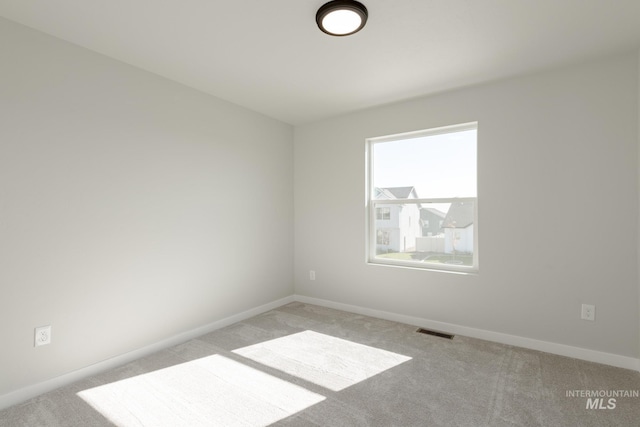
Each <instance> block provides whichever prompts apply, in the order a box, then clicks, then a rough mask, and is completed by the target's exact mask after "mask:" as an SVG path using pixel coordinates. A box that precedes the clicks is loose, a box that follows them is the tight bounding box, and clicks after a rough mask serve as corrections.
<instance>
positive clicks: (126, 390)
mask: <svg viewBox="0 0 640 427" xmlns="http://www.w3.org/2000/svg"><path fill="white" fill-rule="evenodd" d="M78 396H80V397H81V398H82V399H84V400H85V401H86V402H87V403H89V404H90V405H91V406H92V407H93V408H94V409H96V410H98V411H99V412H100V413H102V415H104V416H105V417H106V418H107V419H109V421H111V422H112V423H114V424H115V425H116V426H119V427H131V426H159V427H162V426H167V427H175V426H190V427H197V426H212V425H219V426H267V425H269V424H272V423H274V422H276V421H279V420H282V419H284V418H286V417H288V416H291V415H293V414H295V413H297V412H299V411H302V410H303V409H305V408H308V407H310V406H312V405H315V404H316V403H318V402H321V401H323V400H324V399H325V397H324V396H321V395H319V394H316V393H312V392H310V391H308V390H306V389H304V388H302V387H299V386H296V385H294V384H291V383H288V382H286V381H283V380H281V379H279V378H276V377H273V376H271V375H268V374H266V373H264V372H261V371H258V370H256V369H253V368H251V367H248V366H246V365H243V364H242V363H238V362H236V361H234V360H231V359H228V358H226V357H223V356H220V355H214V356H209V357H205V358H202V359H197V360H194V361H191V362H188V363H183V364H180V365H175V366H172V367H169V368H165V369H161V370H158V371H154V372H150V373H148V374H143V375H139V376H136V377H132V378H127V379H125V380H121V381H117V382H113V383H110V384H106V385H103V386H99V387H95V388H92V389H87V390H84V391H81V392H79V393H78Z"/></svg>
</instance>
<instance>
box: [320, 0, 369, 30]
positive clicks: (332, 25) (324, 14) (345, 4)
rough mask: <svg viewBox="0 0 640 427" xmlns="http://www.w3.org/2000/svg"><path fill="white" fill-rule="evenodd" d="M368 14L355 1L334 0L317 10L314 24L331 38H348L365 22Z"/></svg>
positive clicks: (362, 6) (361, 5)
mask: <svg viewBox="0 0 640 427" xmlns="http://www.w3.org/2000/svg"><path fill="white" fill-rule="evenodd" d="M367 17H368V12H367V8H366V7H364V5H363V4H362V3H360V2H357V1H347V0H334V1H330V2H329V3H326V4H325V5H323V6H322V7H321V8H320V9H318V13H316V23H317V24H318V27H319V28H320V29H321V30H322V31H323V32H325V33H327V34H329V35H332V36H348V35H351V34H354V33H357V32H358V31H360V30H361V29H362V27H364V24H366V22H367Z"/></svg>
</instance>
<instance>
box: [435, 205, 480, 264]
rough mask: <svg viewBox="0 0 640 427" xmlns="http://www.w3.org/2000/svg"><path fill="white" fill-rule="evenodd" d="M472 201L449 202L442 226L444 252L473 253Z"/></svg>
mask: <svg viewBox="0 0 640 427" xmlns="http://www.w3.org/2000/svg"><path fill="white" fill-rule="evenodd" d="M473 217H474V206H473V202H469V201H467V202H454V203H451V206H450V207H449V211H448V212H447V216H446V217H445V219H444V222H443V224H442V227H443V229H444V239H445V240H444V251H445V253H448V254H450V253H453V252H454V251H455V252H456V253H473Z"/></svg>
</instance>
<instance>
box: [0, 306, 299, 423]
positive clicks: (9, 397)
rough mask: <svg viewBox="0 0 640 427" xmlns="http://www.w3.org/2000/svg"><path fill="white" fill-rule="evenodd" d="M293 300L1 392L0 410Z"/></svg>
mask: <svg viewBox="0 0 640 427" xmlns="http://www.w3.org/2000/svg"><path fill="white" fill-rule="evenodd" d="M293 301H295V299H294V297H293V295H292V296H288V297H286V298H282V299H279V300H276V301H272V302H270V303H267V304H264V305H261V306H259V307H254V308H252V309H249V310H246V311H243V312H242V313H239V314H235V315H233V316H229V317H226V318H224V319H221V320H217V321H215V322H213V323H209V324H208V325H204V326H201V327H198V328H195V329H192V330H190V331H187V332H183V333H181V334H178V335H175V336H173V337H171V338H167V339H165V340H162V341H160V342H157V343H154V344H151V345H148V346H146V347H143V348H140V349H137V350H133V351H130V352H128V353H125V354H122V355H120V356H116V357H113V358H111V359H107V360H104V361H102V362H98V363H96V364H93V365H90V366H87V367H85V368H81V369H78V370H76V371H73V372H69V373H67V374H64V375H61V376H58V377H55V378H51V379H49V380H46V381H42V382H40V383H37V384H33V385H30V386H27V387H24V388H21V389H19V390H16V391H13V392H11V393H7V394H4V395H2V396H0V410H2V409H6V408H8V407H10V406H13V405H17V404H19V403H22V402H24V401H27V400H29V399H31V398H33V397H36V396H39V395H41V394H43V393H47V392H49V391H51V390H55V389H56V388H59V387H63V386H65V385H68V384H71V383H73V382H76V381H79V380H81V379H84V378H87V377H90V376H92V375H96V374H98V373H100V372H104V371H107V370H109V369H113V368H116V367H118V366H121V365H124V364H126V363H129V362H133V361H134V360H136V359H140V358H141V357H145V356H148V355H150V354H153V353H155V352H157V351H160V350H164V349H166V348H169V347H173V346H174V345H178V344H182V343H184V342H187V341H189V340H191V339H194V338H197V337H199V336H202V335H205V334H208V333H209V332H212V331H215V330H216V329H221V328H224V327H226V326H229V325H232V324H234V323H237V322H241V321H243V320H246V319H249V318H251V317H253V316H257V315H259V314H262V313H264V312H267V311H269V310H273V309H274V308H278V307H280V306H283V305H285V304H288V303H290V302H293Z"/></svg>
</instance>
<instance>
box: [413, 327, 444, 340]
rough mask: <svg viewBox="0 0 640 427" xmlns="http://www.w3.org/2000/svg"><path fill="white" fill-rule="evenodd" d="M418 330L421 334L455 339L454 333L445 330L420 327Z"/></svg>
mask: <svg viewBox="0 0 640 427" xmlns="http://www.w3.org/2000/svg"><path fill="white" fill-rule="evenodd" d="M416 332H419V333H421V334H427V335H433V336H435V337H440V338H447V339H450V340H452V339H453V335H451V334H445V333H444V332H438V331H432V330H431V329H423V328H419V329H418V330H417V331H416Z"/></svg>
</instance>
